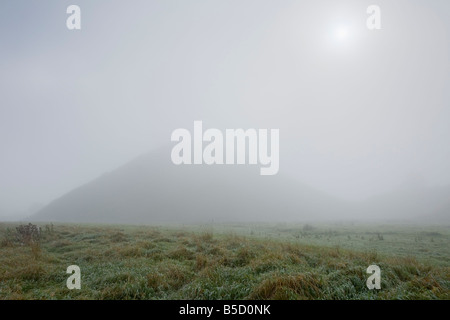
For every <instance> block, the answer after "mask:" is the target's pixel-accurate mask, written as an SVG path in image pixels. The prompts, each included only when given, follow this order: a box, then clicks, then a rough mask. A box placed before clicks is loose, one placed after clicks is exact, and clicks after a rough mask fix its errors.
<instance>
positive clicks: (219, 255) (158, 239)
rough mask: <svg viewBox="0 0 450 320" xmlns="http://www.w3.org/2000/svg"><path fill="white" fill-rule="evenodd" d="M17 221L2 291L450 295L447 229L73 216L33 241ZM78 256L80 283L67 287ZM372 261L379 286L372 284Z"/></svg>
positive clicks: (23, 295) (35, 295) (111, 295)
mask: <svg viewBox="0 0 450 320" xmlns="http://www.w3.org/2000/svg"><path fill="white" fill-rule="evenodd" d="M14 227H15V226H14V225H10V224H1V225H0V241H1V242H0V298H1V299H449V298H450V266H449V265H450V264H449V262H448V261H449V260H448V259H449V255H448V250H449V246H448V244H449V235H448V228H447V229H445V228H444V229H439V230H438V231H437V230H435V229H433V230H430V229H423V228H422V229H420V230H415V229H414V228H413V229H411V228H409V229H408V228H406V227H396V228H397V229H395V230H396V231H395V232H394V231H392V230H391V231H390V232H386V231H385V233H384V234H382V235H381V236H380V233H379V232H376V230H375V229H374V228H373V227H372V229H371V227H365V228H362V227H349V226H345V227H341V228H337V227H336V228H335V229H334V230H332V229H330V228H328V227H322V228H312V227H305V226H303V228H301V227H300V226H298V227H292V226H290V227H289V228H286V227H284V226H252V227H245V228H246V229H245V231H242V230H241V229H239V228H237V227H236V228H233V227H232V226H228V227H226V228H225V227H218V228H216V229H215V230H214V231H213V230H212V229H211V228H208V229H199V228H187V227H179V228H168V227H123V226H122V227H121V226H93V225H89V226H88V225H86V226H79V225H70V224H67V225H56V226H55V227H54V228H53V230H52V231H51V230H50V229H49V228H47V229H44V228H43V230H44V231H43V237H42V240H41V242H40V245H39V246H37V245H34V246H26V245H21V244H20V243H18V242H17V241H12V240H11V234H12V232H11V230H14ZM43 227H44V226H43ZM239 227H240V228H241V226H239ZM8 230H9V231H8ZM408 230H409V231H408ZM411 230H413V231H412V233H411V232H410V231H411ZM427 230H428V231H427ZM412 234H413V235H414V237H413V236H412ZM419 238H420V240H417V239H419ZM395 239H397V240H395ZM413 239H414V240H413ZM391 242H392V243H391ZM364 243H366V245H362V244H364ZM394 243H395V244H396V245H394ZM399 243H400V245H399ZM337 245H338V246H337ZM396 246H399V248H398V250H397V249H396V248H397V247H396ZM424 248H425V250H424ZM74 264H75V265H78V266H79V267H80V268H81V274H82V278H81V279H82V289H81V290H68V289H67V287H66V280H67V278H68V276H69V275H68V274H66V268H67V267H68V266H69V265H74ZM371 264H376V265H378V266H379V267H380V268H381V287H382V289H381V290H369V289H367V287H366V280H367V278H368V276H369V275H368V274H366V269H367V267H368V266H369V265H371Z"/></svg>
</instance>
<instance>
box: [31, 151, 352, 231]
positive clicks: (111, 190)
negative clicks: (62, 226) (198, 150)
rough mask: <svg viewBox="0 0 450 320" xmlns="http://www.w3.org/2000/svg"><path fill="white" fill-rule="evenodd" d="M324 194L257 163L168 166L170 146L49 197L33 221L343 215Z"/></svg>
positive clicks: (339, 206)
mask: <svg viewBox="0 0 450 320" xmlns="http://www.w3.org/2000/svg"><path fill="white" fill-rule="evenodd" d="M345 208H346V206H345V204H344V203H343V202H342V201H339V200H337V199H335V198H333V197H331V196H329V195H327V194H325V193H322V192H319V191H317V190H314V189H313V188H310V187H308V186H306V185H303V184H300V183H297V182H295V181H293V180H291V179H290V178H288V177H285V176H283V175H282V174H278V175H275V176H261V175H260V174H259V166H255V165H252V166H250V165H212V166H208V165H179V166H177V165H174V164H173V163H172V162H171V159H170V149H169V148H161V149H158V150H154V151H153V152H150V153H148V154H145V155H142V156H140V157H138V158H136V159H134V160H133V161H131V162H129V163H127V164H125V165H124V166H122V167H120V168H118V169H117V170H115V171H113V172H110V173H105V174H103V175H102V176H100V177H99V178H97V179H95V180H93V181H91V182H89V183H87V184H85V185H83V186H80V187H78V188H76V189H74V190H72V191H71V192H69V193H67V194H65V195H64V196H62V197H60V198H58V199H56V200H54V201H53V202H51V203H50V204H49V205H47V206H46V207H44V208H43V209H42V210H40V211H39V212H38V213H37V214H36V215H34V216H33V220H35V221H61V222H99V223H133V224H134V223H157V222H181V223H188V222H195V223H198V222H211V221H218V222H219V221H222V222H229V221H254V222H261V221H293V220H305V219H322V218H323V219H327V218H329V217H336V216H338V217H339V216H342V215H343V214H345V213H346V211H347V210H346V209H345Z"/></svg>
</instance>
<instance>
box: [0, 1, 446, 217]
mask: <svg viewBox="0 0 450 320" xmlns="http://www.w3.org/2000/svg"><path fill="white" fill-rule="evenodd" d="M71 4H77V5H78V6H80V8H81V26H82V27H81V30H68V29H67V27H66V19H67V17H68V14H66V8H67V7H68V6H69V5H71ZM371 4H374V2H373V1H365V0H364V1H362V0H358V1H339V2H338V1H322V0H315V1H312V0H308V1H303V0H302V1H300V0H292V1H288V0H282V1H274V0H270V1H269V0H254V1H253V0H252V1H250V0H231V1H229V0H227V1H207V0H201V1H200V0H189V1H174V0H169V1H168V0H164V1H163V0H155V1H137V0H135V1H132V2H129V1H128V2H127V1H106V0H97V1H83V0H77V1H75V2H74V1H58V2H55V1H39V2H37V1H34V2H31V1H21V0H14V1H12V0H6V1H2V2H1V3H0V40H1V42H0V43H1V50H0V70H1V72H0V151H1V162H0V219H22V218H24V217H28V216H30V215H32V214H33V213H35V212H38V211H39V210H40V209H41V208H43V207H44V209H43V211H41V212H40V213H39V214H38V216H39V215H40V217H42V219H50V218H51V219H56V220H58V215H61V216H64V217H65V218H64V219H62V220H65V221H77V219H72V218H68V217H74V216H77V215H80V217H81V216H84V217H85V218H86V219H87V220H89V219H88V217H89V216H90V214H91V213H94V212H96V213H97V216H96V217H97V218H95V219H90V221H100V222H109V221H111V220H110V216H109V215H113V216H114V217H116V218H117V219H116V220H115V221H117V222H127V221H128V220H127V219H126V216H127V214H131V213H129V212H128V211H129V210H131V211H133V212H134V213H135V214H136V216H135V217H134V218H133V222H148V221H150V220H148V219H141V218H140V217H142V215H145V214H146V213H145V212H148V210H151V211H153V212H156V213H153V215H152V217H153V218H155V219H154V220H155V221H156V220H157V221H160V220H162V217H167V215H170V213H172V216H171V218H170V219H172V220H177V219H179V217H180V216H183V217H186V216H188V217H191V218H193V219H194V220H195V219H197V220H201V221H204V220H208V219H213V220H223V221H225V220H233V219H238V218H245V220H252V221H257V220H258V219H261V221H266V220H271V219H272V218H274V219H281V220H283V219H295V218H298V219H300V218H301V219H308V218H312V217H317V218H348V217H352V218H354V217H359V218H376V217H380V218H386V217H390V218H392V217H397V218H399V219H404V218H407V217H410V216H414V217H416V216H417V217H418V216H421V217H422V218H424V217H425V216H428V215H430V216H433V217H434V216H439V217H447V218H448V216H449V214H448V212H449V211H450V188H449V187H448V186H449V185H450V144H449V143H448V141H449V137H450V78H449V75H450V63H449V62H450V47H449V44H450V19H449V18H450V3H449V2H448V1H446V0H442V1H437V0H430V1H428V0H427V1H424V0H423V1H401V0H399V1H395V2H394V1H381V0H377V1H376V4H377V5H379V6H380V8H381V25H382V29H381V30H372V31H371V30H368V29H367V27H366V19H367V17H368V14H367V13H366V9H367V7H368V6H369V5H371ZM342 28H345V30H346V36H345V39H343V38H341V37H337V36H336V33H337V32H338V31H339V30H342ZM196 120H201V121H203V125H204V127H205V128H218V129H220V130H226V129H228V128H231V129H232V128H243V129H248V128H256V129H260V128H261V129H273V128H276V129H279V130H280V168H279V173H278V174H277V175H276V176H273V177H265V176H260V175H259V174H258V172H257V171H258V170H256V168H255V167H254V166H226V167H220V166H211V167H209V166H205V165H203V166H199V167H189V166H181V167H180V166H175V165H173V164H172V163H171V161H170V149H171V147H172V146H173V145H174V143H173V142H171V140H170V137H171V133H172V132H173V131H174V130H175V129H177V128H187V129H188V130H192V127H193V122H194V121H196ZM117 168H119V169H118V170H116V169H117ZM127 168H128V169H127ZM130 168H131V169H130ZM130 172H134V173H130ZM136 172H137V173H136ZM125 173H127V174H130V176H128V175H127V174H125ZM180 181H182V182H180ZM230 185H231V186H230ZM236 186H239V187H236ZM73 190H75V191H73ZM112 190H115V191H112ZM125 191H126V192H125ZM171 192H172V193H171ZM125 193H126V195H125ZM201 193H203V196H202V194H201ZM112 194H115V197H116V198H115V200H114V201H110V200H111V196H112ZM205 194H206V195H205ZM220 195H226V197H225V198H224V197H221V196H220ZM121 196H123V197H122V198H121ZM288 196H289V197H288ZM61 197H62V198H61ZM165 197H166V198H165ZM172 197H174V198H172ZM205 197H206V198H208V197H209V199H210V202H211V203H212V204H211V206H208V207H197V205H198V204H199V202H200V201H202V199H203V200H204V199H205ZM88 198H90V199H91V200H92V201H91V200H89V201H88V200H87V199H88ZM139 199H140V200H139ZM180 199H181V200H180ZM55 200H56V201H55ZM144 200H145V201H144ZM294 200H295V201H294ZM140 201H142V202H140ZM111 202H113V203H114V205H110V204H111ZM174 202H177V203H178V204H177V205H175V204H174ZM229 202H233V205H236V206H237V207H233V206H230V207H228V206H227V205H226V204H227V203H229ZM105 203H108V205H105V206H101V204H105ZM169 203H170V204H171V205H170V206H169V205H168V204H169ZM48 204H50V205H49V206H47V205H48ZM119 204H120V205H119ZM190 206H192V207H190ZM283 206H285V207H284V211H283V210H277V208H278V209H280V208H283ZM113 207H114V208H115V209H112V208H113ZM214 208H216V209H217V210H216V212H214V213H211V215H210V214H209V213H210V212H211V211H214ZM305 208H308V209H305ZM120 210H122V211H120ZM177 210H178V211H177ZM299 210H300V211H302V210H304V212H303V211H302V214H299V215H298V216H297V215H296V213H295V212H298V211H299ZM111 211H114V213H111ZM123 211H126V212H123ZM274 211H280V212H281V213H280V212H277V213H276V214H273V216H271V212H272V213H273V212H274ZM81 212H82V213H81ZM121 212H122V213H121ZM139 212H140V213H141V214H139ZM158 212H161V213H158ZM177 212H178V213H179V215H177V214H176V213H177ZM194 212H195V214H194ZM187 213H191V214H194V215H189V214H187ZM247 213H248V216H246V214H247ZM282 213H283V214H284V215H283V214H282ZM122 214H123V215H122ZM227 215H228V216H227ZM221 218H222V219H221ZM111 219H112V218H111ZM186 219H187V218H186ZM152 221H153V220H152Z"/></svg>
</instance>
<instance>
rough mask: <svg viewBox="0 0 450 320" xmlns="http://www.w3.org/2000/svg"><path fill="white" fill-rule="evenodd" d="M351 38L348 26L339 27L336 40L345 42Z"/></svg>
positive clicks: (336, 30)
mask: <svg viewBox="0 0 450 320" xmlns="http://www.w3.org/2000/svg"><path fill="white" fill-rule="evenodd" d="M349 36H350V30H349V28H348V27H347V26H339V27H337V28H336V29H335V31H334V37H335V39H336V40H339V41H344V40H347V39H348V38H349Z"/></svg>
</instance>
